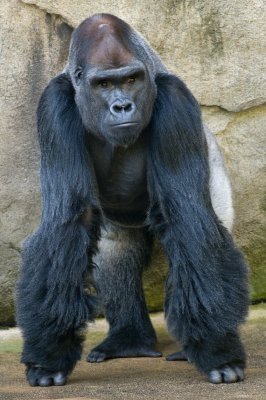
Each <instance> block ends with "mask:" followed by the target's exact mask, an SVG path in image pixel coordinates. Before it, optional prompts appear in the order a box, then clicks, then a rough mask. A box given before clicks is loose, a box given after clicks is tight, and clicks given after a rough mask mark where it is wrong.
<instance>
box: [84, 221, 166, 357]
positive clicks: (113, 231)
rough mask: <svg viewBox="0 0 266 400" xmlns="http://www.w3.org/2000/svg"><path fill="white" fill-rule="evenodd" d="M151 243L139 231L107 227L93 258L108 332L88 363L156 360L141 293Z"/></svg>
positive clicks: (152, 338) (150, 328) (156, 355)
mask: <svg viewBox="0 0 266 400" xmlns="http://www.w3.org/2000/svg"><path fill="white" fill-rule="evenodd" d="M150 247H151V243H150V240H149V239H148V237H147V236H146V234H145V232H144V231H143V230H141V229H127V228H123V229H122V228H120V227H115V226H113V225H108V226H107V227H106V230H105V229H103V231H102V237H101V240H100V243H99V246H98V248H99V253H97V255H96V256H95V259H94V262H95V264H96V265H97V267H96V268H95V280H96V286H97V288H98V290H99V295H100V298H101V301H102V304H103V307H104V310H105V315H106V318H107V320H108V322H109V325H110V329H109V333H108V336H107V338H106V339H105V340H104V341H103V342H102V343H101V344H99V345H98V346H97V347H95V348H94V349H93V350H92V351H91V353H90V354H89V355H88V358H87V359H88V361H89V362H101V361H104V360H105V359H108V358H117V357H145V356H146V357H158V356H160V355H161V354H160V353H159V352H157V351H155V348H154V345H155V343H156V335H155V331H154V329H153V327H152V324H151V322H150V319H149V316H148V311H147V307H146V304H145V299H144V294H143V289H142V270H143V267H144V266H145V265H147V264H148V261H149V255H150Z"/></svg>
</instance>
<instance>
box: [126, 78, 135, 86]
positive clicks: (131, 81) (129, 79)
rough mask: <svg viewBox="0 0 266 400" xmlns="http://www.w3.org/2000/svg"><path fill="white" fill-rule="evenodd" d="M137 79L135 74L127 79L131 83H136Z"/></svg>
mask: <svg viewBox="0 0 266 400" xmlns="http://www.w3.org/2000/svg"><path fill="white" fill-rule="evenodd" d="M135 81H136V78H134V76H130V77H129V78H128V80H127V83H130V84H131V85H132V84H133V83H135Z"/></svg>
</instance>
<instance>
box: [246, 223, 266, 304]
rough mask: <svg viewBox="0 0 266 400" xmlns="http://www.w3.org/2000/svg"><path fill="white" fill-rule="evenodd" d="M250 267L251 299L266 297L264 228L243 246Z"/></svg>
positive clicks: (263, 298) (265, 240)
mask: <svg viewBox="0 0 266 400" xmlns="http://www.w3.org/2000/svg"><path fill="white" fill-rule="evenodd" d="M243 251H244V253H245V254H246V256H247V259H248V263H249V265H250V268H251V276H250V278H251V279H250V280H251V297H252V300H253V301H254V300H265V299H266V228H262V229H261V230H260V231H259V232H258V233H257V235H256V238H255V239H253V240H252V241H251V242H250V243H249V244H248V246H245V247H243Z"/></svg>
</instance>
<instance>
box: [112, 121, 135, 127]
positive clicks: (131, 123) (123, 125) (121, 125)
mask: <svg viewBox="0 0 266 400" xmlns="http://www.w3.org/2000/svg"><path fill="white" fill-rule="evenodd" d="M138 124H139V122H122V123H121V124H114V125H111V127H112V128H120V127H121V128H126V127H128V126H134V125H138Z"/></svg>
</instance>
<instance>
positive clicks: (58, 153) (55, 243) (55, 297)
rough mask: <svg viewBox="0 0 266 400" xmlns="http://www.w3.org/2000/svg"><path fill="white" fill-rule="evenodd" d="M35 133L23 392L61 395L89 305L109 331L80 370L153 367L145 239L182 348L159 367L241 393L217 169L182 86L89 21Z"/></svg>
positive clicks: (232, 264) (233, 281)
mask: <svg viewBox="0 0 266 400" xmlns="http://www.w3.org/2000/svg"><path fill="white" fill-rule="evenodd" d="M37 120H38V133H39V142H40V148H41V186H42V206H43V210H42V216H41V222H40V225H39V228H38V229H37V231H36V232H35V233H34V234H33V235H32V236H31V237H29V238H28V239H27V240H26V242H25V244H24V249H23V255H22V268H21V275H20V279H19V282H18V287H17V321H18V324H19V326H20V327H21V329H22V331H23V335H24V348H23V355H22V362H23V363H25V364H26V367H27V369H26V374H27V379H28V382H29V383H30V385H32V386H35V385H39V386H49V385H63V384H64V383H65V382H66V380H67V377H68V375H69V374H70V372H71V371H72V370H73V368H74V366H75V364H76V362H77V360H79V359H80V357H81V351H82V342H83V339H84V331H85V327H86V323H87V321H91V320H93V318H94V316H95V314H96V310H97V308H98V304H99V302H101V304H102V305H103V307H104V310H105V315H106V318H107V320H108V322H109V325H110V329H109V333H108V336H107V338H106V339H105V340H104V341H103V342H102V343H101V344H100V345H98V346H97V347H96V348H94V349H93V350H92V351H91V353H90V354H89V356H88V361H89V362H100V361H103V360H105V359H108V358H115V357H137V356H150V357H157V356H160V355H161V354H160V353H158V352H157V351H156V349H155V343H156V335H155V331H154V329H153V327H152V324H151V321H150V319H149V316H148V312H147V308H146V304H145V299H144V295H143V289H142V282H141V281H142V270H143V268H144V267H145V265H147V264H148V262H149V256H150V253H151V248H152V242H153V238H157V240H159V242H160V243H161V245H162V248H163V250H164V252H165V254H166V256H167V258H168V262H169V273H168V277H167V282H166V300H165V314H166V320H167V324H168V328H169V330H170V332H171V334H172V335H173V336H174V337H175V338H176V339H177V340H179V341H180V342H181V344H182V347H183V351H182V352H178V353H175V354H173V355H171V356H169V357H168V359H169V360H180V359H184V358H187V359H189V360H190V361H191V362H193V363H194V364H195V365H196V367H197V368H198V369H199V371H201V372H202V373H203V374H204V375H205V376H206V377H207V378H208V380H209V381H210V382H212V383H221V382H227V383H231V382H236V381H241V380H243V378H244V368H245V351H244V348H243V345H242V343H241V341H240V338H239V333H238V327H239V324H240V323H242V322H243V321H244V319H245V316H246V314H247V306H248V289H247V266H246V264H245V261H244V259H243V256H242V254H241V253H240V251H239V250H238V249H237V248H236V247H235V245H234V242H233V240H232V237H231V235H230V233H229V232H230V229H231V225H232V216H233V211H232V204H231V189H230V183H229V180H228V177H227V174H226V171H225V169H224V165H223V160H222V156H221V154H220V151H219V148H218V146H217V143H216V142H215V139H214V137H213V136H212V134H211V133H210V132H209V131H208V130H207V128H205V127H204V126H203V123H202V120H201V113H200V109H199V105H198V103H197V101H196V100H195V98H194V97H193V95H192V94H191V93H190V91H189V90H188V89H187V87H186V86H185V85H184V83H183V82H182V81H181V80H180V79H179V78H178V77H176V76H174V75H172V74H171V73H169V72H168V71H167V69H166V68H165V66H164V65H163V64H162V62H161V60H160V58H159V57H158V55H157V54H156V53H155V52H154V51H153V50H152V49H151V47H150V46H149V45H148V44H147V42H146V41H145V40H144V39H143V38H142V37H141V35H140V34H139V33H137V32H136V31H134V30H133V29H132V28H131V27H130V26H129V25H128V24H126V23H125V22H123V21H122V20H120V19H118V18H116V17H114V16H112V15H109V14H97V15H94V16H92V17H91V18H88V19H86V20H85V21H84V22H82V23H81V25H80V26H79V27H78V28H77V29H76V30H75V31H74V33H73V36H72V41H71V45H70V51H69V60H68V64H67V66H66V68H65V69H64V71H63V72H62V73H61V74H60V75H58V76H57V77H55V78H54V79H52V80H51V82H50V83H49V84H48V86H47V88H46V89H45V90H44V92H43V94H42V96H41V99H40V103H39V107H38V111H37ZM88 275H90V276H92V277H93V279H94V283H93V284H92V285H94V286H95V288H96V292H97V294H98V296H95V294H94V292H95V291H94V292H93V291H88V290H87V289H86V288H85V280H86V279H87V278H88ZM87 280H88V279H87Z"/></svg>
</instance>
